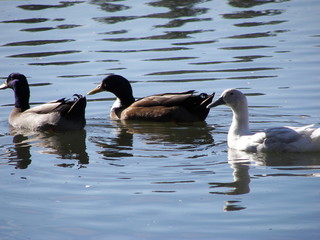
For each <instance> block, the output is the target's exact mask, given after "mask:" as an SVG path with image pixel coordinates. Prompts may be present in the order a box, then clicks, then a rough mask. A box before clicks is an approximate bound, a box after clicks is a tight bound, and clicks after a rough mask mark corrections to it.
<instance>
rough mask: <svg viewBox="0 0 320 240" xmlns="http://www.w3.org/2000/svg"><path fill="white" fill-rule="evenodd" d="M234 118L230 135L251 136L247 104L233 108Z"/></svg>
mask: <svg viewBox="0 0 320 240" xmlns="http://www.w3.org/2000/svg"><path fill="white" fill-rule="evenodd" d="M232 112H233V118H232V123H231V127H230V129H229V134H231V135H233V136H234V135H237V136H241V135H249V134H250V130H249V113H248V105H247V103H246V102H245V103H243V104H241V105H238V106H237V107H236V108H232Z"/></svg>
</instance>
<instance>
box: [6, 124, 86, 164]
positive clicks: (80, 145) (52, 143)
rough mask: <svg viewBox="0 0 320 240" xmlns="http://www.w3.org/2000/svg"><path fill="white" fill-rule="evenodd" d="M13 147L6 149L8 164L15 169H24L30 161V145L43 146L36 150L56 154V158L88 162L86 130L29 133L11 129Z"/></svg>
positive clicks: (82, 162)
mask: <svg viewBox="0 0 320 240" xmlns="http://www.w3.org/2000/svg"><path fill="white" fill-rule="evenodd" d="M10 134H11V135H13V147H12V146H10V147H9V148H8V149H7V152H8V154H7V157H6V158H7V159H8V164H9V165H14V166H15V168H17V169H25V168H27V167H28V166H29V164H31V162H32V159H33V158H32V154H31V152H32V151H31V149H32V147H37V148H39V147H40V148H43V149H44V150H40V151H38V152H40V153H42V154H52V155H56V156H57V158H61V159H70V160H78V165H82V164H88V163H89V156H88V154H87V152H86V143H85V140H86V131H85V130H80V131H68V132H63V133H31V132H25V131H20V130H19V131H17V130H15V129H11V131H10ZM74 165H75V164H74V163H69V162H68V163H63V164H58V165H57V166H61V167H72V166H74Z"/></svg>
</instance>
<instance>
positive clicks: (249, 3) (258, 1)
mask: <svg viewBox="0 0 320 240" xmlns="http://www.w3.org/2000/svg"><path fill="white" fill-rule="evenodd" d="M287 1H289V0H229V1H228V2H229V4H230V5H231V6H233V7H237V8H252V7H255V6H258V5H263V4H266V3H277V2H287Z"/></svg>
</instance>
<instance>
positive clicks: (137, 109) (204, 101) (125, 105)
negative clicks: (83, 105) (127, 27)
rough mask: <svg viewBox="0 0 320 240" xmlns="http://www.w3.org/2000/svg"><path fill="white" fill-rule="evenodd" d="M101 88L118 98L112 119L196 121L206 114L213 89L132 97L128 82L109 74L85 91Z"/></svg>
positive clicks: (111, 114) (114, 105)
mask: <svg viewBox="0 0 320 240" xmlns="http://www.w3.org/2000/svg"><path fill="white" fill-rule="evenodd" d="M102 91H108V92H111V93H113V94H114V95H115V96H116V97H117V100H116V101H115V103H114V104H113V106H112V107H111V110H110V118H111V119H112V120H149V121H150V120H151V121H175V122H196V121H204V120H205V119H206V117H207V116H208V113H209V109H208V108H207V106H208V105H209V104H210V103H211V102H212V99H213V97H214V93H213V94H211V95H207V94H206V93H201V94H199V95H195V94H194V93H195V91H194V90H190V91H187V92H178V93H162V94H156V95H151V96H148V97H144V98H140V99H138V100H135V98H134V97H133V95H132V87H131V84H130V82H129V81H128V80H127V79H126V78H124V77H122V76H120V75H109V76H107V77H105V78H104V79H103V80H102V82H101V84H100V85H99V86H98V87H96V88H95V89H93V90H91V91H90V92H88V95H91V94H96V93H99V92H102Z"/></svg>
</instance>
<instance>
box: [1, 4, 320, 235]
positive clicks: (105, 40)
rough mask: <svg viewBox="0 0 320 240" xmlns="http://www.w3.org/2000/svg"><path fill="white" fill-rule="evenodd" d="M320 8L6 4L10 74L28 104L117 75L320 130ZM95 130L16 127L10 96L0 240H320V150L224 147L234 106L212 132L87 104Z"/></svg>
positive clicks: (4, 62)
mask: <svg viewBox="0 0 320 240" xmlns="http://www.w3.org/2000/svg"><path fill="white" fill-rule="evenodd" d="M319 10H320V3H319V1H316V0H307V1H298V0H292V1H285V0H283V1H281V0H280V1H276V0H265V1H253V0H252V1H220V0H215V1H214V0H212V1H210V0H208V1H205V0H202V1H164V0H163V1H147V0H146V1H141V0H140V1H134V2H131V1H98V0H96V1H61V2H60V1H52V0H51V1H48V0H47V1H44V0H41V1H1V9H0V27H1V32H2V34H1V40H0V46H1V58H0V61H1V64H0V73H1V78H2V80H3V81H4V80H5V79H6V77H7V76H8V75H9V74H10V73H11V72H21V73H24V74H25V75H26V76H27V77H28V80H29V83H30V85H31V103H32V106H33V105H36V104H39V103H43V102H46V101H50V100H54V99H59V98H61V97H69V96H71V95H72V94H73V93H81V94H85V93H86V92H88V91H89V90H91V89H92V88H94V87H95V86H96V85H97V84H98V83H99V82H100V81H101V79H102V78H103V77H104V76H105V75H107V74H110V73H116V74H121V75H123V76H125V77H127V78H128V79H129V80H131V82H132V85H133V88H134V93H135V96H136V97H142V96H146V95H149V94H152V93H161V92H172V91H173V90H174V91H186V90H190V89H196V90H197V91H199V92H208V93H211V92H213V91H215V92H216V93H217V95H219V94H220V93H221V92H222V91H223V90H224V89H226V88H230V87H233V88H239V89H242V90H243V91H244V92H245V93H246V94H248V100H249V105H250V109H249V111H250V117H251V118H250V125H251V128H252V129H253V130H261V129H264V128H267V127H273V126H283V125H293V126H303V125H306V124H313V123H314V124H316V126H317V127H319V125H320V121H319V117H320V111H319V97H320V93H319V92H320V91H319V90H320V84H319V80H320V79H319V60H320V59H319V56H320V55H319V46H320V45H319V36H320V35H319V27H318V25H319V20H320V16H319ZM88 100H89V102H88V106H87V114H86V116H87V126H86V128H85V130H84V131H77V132H66V133H59V134H52V133H51V134H44V133H43V134H41V133H30V132H16V131H13V130H10V128H9V125H8V123H7V117H8V115H9V113H10V111H11V109H12V103H13V94H12V91H11V90H6V91H1V95H0V105H1V112H0V156H1V158H0V164H1V165H0V171H1V174H0V176H1V177H0V178H1V185H0V191H1V200H0V212H1V217H0V236H1V239H43V238H44V237H45V238H46V239H48V240H50V239H257V238H261V237H262V236H263V238H264V239H302V238H308V239H318V238H319V237H320V231H319V227H320V211H319V209H320V204H319V196H320V191H319V182H318V177H319V176H320V173H319V167H320V155H319V154H245V153H239V152H234V151H231V150H228V148H227V145H226V137H227V131H228V127H229V124H230V121H231V112H230V110H229V109H227V108H226V107H218V108H216V109H212V111H211V112H210V114H209V117H208V118H207V120H206V122H205V123H197V124H193V125H190V124H182V125H175V124H172V123H166V124H163V123H139V122H129V123H119V122H113V121H110V119H109V115H108V110H109V108H110V106H111V105H112V103H113V100H114V97H113V96H112V95H111V94H110V93H104V94H99V95H94V96H93V97H91V96H90V97H88Z"/></svg>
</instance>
